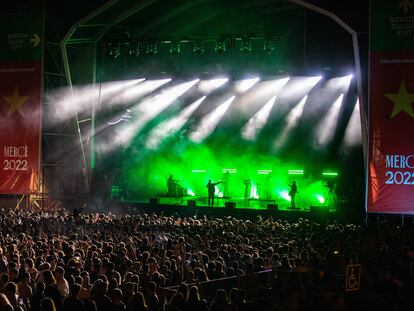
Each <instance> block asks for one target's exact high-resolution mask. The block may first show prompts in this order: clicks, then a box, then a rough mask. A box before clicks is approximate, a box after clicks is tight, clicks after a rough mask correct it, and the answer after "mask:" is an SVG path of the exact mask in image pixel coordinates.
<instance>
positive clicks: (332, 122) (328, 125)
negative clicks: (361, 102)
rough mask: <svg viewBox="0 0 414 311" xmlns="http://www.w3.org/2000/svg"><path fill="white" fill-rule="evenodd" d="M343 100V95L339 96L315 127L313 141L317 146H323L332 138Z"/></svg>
mask: <svg viewBox="0 0 414 311" xmlns="http://www.w3.org/2000/svg"><path fill="white" fill-rule="evenodd" d="M343 99H344V94H341V95H340V96H339V97H338V99H337V100H336V101H335V102H334V103H333V105H332V106H331V108H330V109H329V110H328V112H327V113H326V115H325V116H324V118H323V119H322V120H321V121H320V122H319V124H318V125H317V128H316V131H315V140H316V143H317V145H318V146H324V145H325V144H327V143H328V142H330V141H331V140H332V138H333V137H334V135H335V130H336V125H337V123H338V117H339V112H340V110H341V105H342V101H343Z"/></svg>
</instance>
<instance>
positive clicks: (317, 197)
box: [315, 194, 325, 204]
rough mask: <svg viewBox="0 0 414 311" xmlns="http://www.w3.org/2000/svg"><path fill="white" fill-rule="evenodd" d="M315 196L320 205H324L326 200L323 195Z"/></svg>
mask: <svg viewBox="0 0 414 311" xmlns="http://www.w3.org/2000/svg"><path fill="white" fill-rule="evenodd" d="M315 196H316V199H317V200H318V202H319V203H320V204H324V203H325V198H324V197H323V196H322V195H320V194H316V195H315Z"/></svg>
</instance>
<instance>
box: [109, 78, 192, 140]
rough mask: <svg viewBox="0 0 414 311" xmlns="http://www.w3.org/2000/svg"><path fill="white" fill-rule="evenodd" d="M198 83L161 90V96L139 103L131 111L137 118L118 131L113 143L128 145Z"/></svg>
mask: <svg viewBox="0 0 414 311" xmlns="http://www.w3.org/2000/svg"><path fill="white" fill-rule="evenodd" d="M198 82H199V79H196V80H193V81H190V82H185V83H180V84H178V85H175V86H172V87H170V88H168V89H166V90H163V91H162V92H161V94H157V95H155V96H151V97H150V98H147V99H145V100H144V101H142V102H140V103H139V104H138V105H137V106H135V107H133V108H132V110H133V112H134V114H135V115H137V117H136V118H135V119H134V120H133V122H129V123H130V124H128V125H127V126H125V127H122V128H120V129H118V137H117V139H116V141H115V142H114V143H115V145H116V144H128V143H129V142H130V140H131V139H132V138H133V137H134V136H135V135H137V134H138V133H139V132H140V131H141V130H142V129H143V128H144V127H145V125H146V124H147V123H148V122H149V121H151V120H152V119H153V118H155V117H156V116H157V115H158V114H160V113H161V112H162V111H164V110H165V109H166V108H167V107H168V106H169V105H171V104H172V103H173V102H174V101H176V100H177V99H178V98H179V97H180V96H181V95H183V94H184V93H186V92H187V91H188V90H189V89H190V88H191V87H193V86H194V85H195V84H197V83H198Z"/></svg>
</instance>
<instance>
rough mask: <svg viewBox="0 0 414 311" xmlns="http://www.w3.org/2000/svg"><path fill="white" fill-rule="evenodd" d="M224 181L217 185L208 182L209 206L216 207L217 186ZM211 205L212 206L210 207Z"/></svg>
mask: <svg viewBox="0 0 414 311" xmlns="http://www.w3.org/2000/svg"><path fill="white" fill-rule="evenodd" d="M221 182H222V180H220V181H218V182H216V183H212V182H211V179H209V180H208V184H207V186H206V187H207V191H208V206H213V205H214V192H215V190H216V188H215V187H216V185H218V184H219V183H221ZM210 203H211V205H210Z"/></svg>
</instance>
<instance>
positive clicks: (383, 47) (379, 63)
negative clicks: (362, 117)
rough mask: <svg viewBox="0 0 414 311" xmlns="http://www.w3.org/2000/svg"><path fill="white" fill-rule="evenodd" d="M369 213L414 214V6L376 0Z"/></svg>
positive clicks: (408, 1)
mask: <svg viewBox="0 0 414 311" xmlns="http://www.w3.org/2000/svg"><path fill="white" fill-rule="evenodd" d="M370 39H371V51H370V113H369V122H370V146H369V147H370V151H369V177H368V178H369V180H368V212H379V213H403V214H413V213H414V3H413V1H411V0H372V1H371V37H370Z"/></svg>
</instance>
